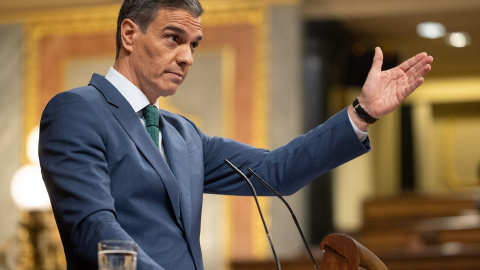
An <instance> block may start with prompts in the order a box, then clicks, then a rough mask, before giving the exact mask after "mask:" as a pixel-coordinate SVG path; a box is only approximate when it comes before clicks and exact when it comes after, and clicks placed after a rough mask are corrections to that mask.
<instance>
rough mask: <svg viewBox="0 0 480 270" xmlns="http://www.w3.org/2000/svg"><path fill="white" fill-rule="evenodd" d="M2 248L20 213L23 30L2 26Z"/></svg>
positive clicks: (0, 118) (0, 238)
mask: <svg viewBox="0 0 480 270" xmlns="http://www.w3.org/2000/svg"><path fill="white" fill-rule="evenodd" d="M0 37H1V38H0V63H2V68H1V69H0V220H1V222H0V248H1V247H2V245H3V244H4V243H5V241H7V239H9V238H12V237H14V236H15V230H16V226H17V217H18V210H17V208H16V206H15V204H14V203H13V200H12V199H11V196H10V182H11V180H12V177H13V174H14V173H15V171H16V170H17V169H18V168H20V166H21V165H22V151H23V146H22V141H23V135H22V121H21V120H22V118H23V113H22V95H21V94H22V90H21V81H22V65H21V63H22V58H21V54H22V28H21V25H0Z"/></svg>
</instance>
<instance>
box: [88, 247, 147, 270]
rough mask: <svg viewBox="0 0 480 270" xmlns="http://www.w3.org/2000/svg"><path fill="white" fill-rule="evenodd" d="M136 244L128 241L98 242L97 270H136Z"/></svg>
mask: <svg viewBox="0 0 480 270" xmlns="http://www.w3.org/2000/svg"><path fill="white" fill-rule="evenodd" d="M137 248H138V246H137V244H136V243H135V242H134V241H128V240H104V241H101V242H98V269H99V270H136V268H137Z"/></svg>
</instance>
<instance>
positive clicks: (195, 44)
mask: <svg viewBox="0 0 480 270" xmlns="http://www.w3.org/2000/svg"><path fill="white" fill-rule="evenodd" d="M190 47H191V48H192V51H195V49H196V48H197V47H198V42H192V43H191V45H190Z"/></svg>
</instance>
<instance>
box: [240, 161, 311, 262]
mask: <svg viewBox="0 0 480 270" xmlns="http://www.w3.org/2000/svg"><path fill="white" fill-rule="evenodd" d="M247 170H248V172H250V173H251V174H252V175H253V176H255V177H256V178H257V179H258V180H260V182H262V184H264V185H265V186H266V187H267V188H268V189H270V191H272V192H273V193H274V194H275V195H276V196H277V197H278V198H279V199H280V200H281V201H282V202H283V203H284V204H285V205H286V206H287V208H288V211H290V214H291V215H292V218H293V221H294V222H295V225H296V226H297V229H298V232H299V233H300V236H301V237H302V240H303V244H304V245H305V248H306V249H307V252H308V255H309V256H310V260H312V263H313V266H314V267H315V269H317V270H318V267H317V263H316V262H315V259H314V258H313V255H312V251H311V250H310V248H309V247H308V243H307V240H305V236H304V235H303V232H302V229H301V228H300V224H299V223H298V220H297V217H295V214H294V213H293V210H292V208H291V207H290V205H289V204H288V203H287V201H286V200H285V199H284V198H283V197H282V195H280V193H278V192H277V191H276V190H275V189H274V188H273V187H272V186H270V185H269V184H268V183H267V181H265V180H263V179H262V178H261V177H260V176H259V175H258V174H257V173H256V172H254V171H253V170H252V169H250V168H248V169H247Z"/></svg>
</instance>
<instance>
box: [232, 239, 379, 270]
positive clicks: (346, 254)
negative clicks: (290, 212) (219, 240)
mask: <svg viewBox="0 0 480 270" xmlns="http://www.w3.org/2000/svg"><path fill="white" fill-rule="evenodd" d="M320 248H321V249H322V250H323V256H322V257H321V259H318V258H317V260H316V261H317V264H318V269H319V270H359V269H362V270H388V268H387V267H386V266H385V264H384V263H383V262H382V261H381V260H380V259H379V258H378V257H377V256H376V255H375V254H373V253H372V252H371V251H370V250H368V249H367V248H366V247H364V246H362V245H361V244H360V243H358V242H357V241H355V240H354V239H353V238H351V237H350V236H348V235H345V234H340V233H332V234H329V235H327V236H325V238H323V240H322V242H321V243H320ZM281 266H282V270H307V269H308V270H311V269H314V267H313V265H312V262H311V261H310V260H308V259H307V258H305V257H302V258H299V259H297V260H287V261H281ZM276 269H277V266H276V264H275V262H272V261H268V262H258V261H257V262H252V261H236V262H233V263H232V270H276Z"/></svg>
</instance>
